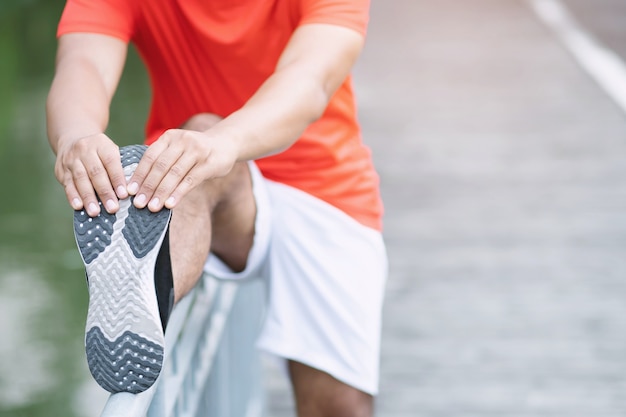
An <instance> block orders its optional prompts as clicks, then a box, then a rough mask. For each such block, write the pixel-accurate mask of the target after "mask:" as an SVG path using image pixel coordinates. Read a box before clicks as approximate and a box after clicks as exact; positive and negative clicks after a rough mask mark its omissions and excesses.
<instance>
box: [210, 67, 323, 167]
mask: <svg viewBox="0 0 626 417" xmlns="http://www.w3.org/2000/svg"><path fill="white" fill-rule="evenodd" d="M329 99H330V97H328V95H327V94H326V92H325V91H324V89H323V87H322V86H321V84H320V82H318V81H317V80H316V79H315V78H314V77H303V75H302V74H301V73H298V72H297V71H296V70H295V69H291V68H286V69H284V70H282V71H279V72H277V73H275V74H274V75H272V76H271V77H270V78H269V79H268V80H267V81H266V82H265V83H264V84H263V85H262V86H261V88H260V89H259V90H258V91H257V92H256V94H255V95H254V96H253V97H252V98H251V99H250V100H249V101H248V102H247V103H246V104H245V105H244V106H243V107H242V108H241V109H240V110H238V111H236V112H234V113H233V114H231V115H230V116H228V117H227V118H225V119H224V120H223V121H221V122H220V123H218V124H217V125H216V126H215V127H213V129H211V130H210V131H209V132H207V133H209V134H210V135H213V134H216V135H219V136H223V137H229V138H232V140H233V141H235V143H236V147H237V149H238V158H237V159H238V160H239V161H245V160H253V159H257V158H260V157H263V156H267V155H271V154H275V153H279V152H281V151H283V150H285V149H286V148H288V147H289V146H291V144H292V143H293V142H294V141H295V140H296V139H297V138H298V137H299V136H300V135H301V134H302V132H303V131H304V130H305V129H306V127H307V126H308V125H309V124H310V123H312V122H314V121H315V120H317V119H318V118H319V117H320V116H321V115H322V113H323V112H324V109H325V108H326V105H327V104H328V100H329Z"/></svg>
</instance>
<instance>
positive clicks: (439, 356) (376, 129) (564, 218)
mask: <svg viewBox="0 0 626 417" xmlns="http://www.w3.org/2000/svg"><path fill="white" fill-rule="evenodd" d="M603 2H604V4H605V5H609V6H611V5H612V6H615V5H617V4H618V3H620V2H619V1H615V0H601V1H599V2H598V7H600V6H601V5H600V3H603ZM567 3H570V5H572V6H574V7H576V8H577V9H576V11H580V9H582V10H584V9H583V8H582V6H581V5H582V4H583V3H584V2H582V1H574V0H568V2H567ZM595 5H596V2H595V1H594V6H595ZM603 10H604V9H603ZM610 10H612V12H611V13H608V14H605V16H607V17H606V19H611V22H614V21H615V19H616V17H615V13H618V12H619V13H622V14H621V16H620V18H619V19H617V21H619V22H621V23H622V26H621V27H626V26H624V25H623V22H624V21H626V11H625V10H624V7H621V8H620V7H614V8H612V9H610ZM598 16H599V14H598V13H596V14H595V15H594V16H589V15H586V16H585V17H586V19H585V20H589V21H590V22H592V23H594V24H596V25H597V27H599V28H602V27H604V26H602V18H601V17H598ZM583 23H584V22H583ZM607 27H608V26H607ZM607 27H605V31H604V32H605V33H603V34H602V36H603V37H606V39H608V40H609V41H610V42H609V43H613V44H621V45H622V46H623V45H624V44H626V33H624V31H621V32H620V30H613V31H609V30H608V29H606V28H607ZM607 31H608V32H609V35H606V32H607ZM620 36H623V37H622V38H621V39H619V37H620ZM620 42H621V43H620ZM622 49H623V48H622ZM356 84H357V87H358V88H359V90H360V96H359V99H360V105H361V120H362V122H363V125H364V129H365V137H366V141H367V142H368V143H369V144H370V145H371V147H372V149H373V153H374V156H375V161H376V164H377V166H378V168H379V170H380V173H381V176H382V186H383V191H384V198H385V200H386V206H387V211H386V222H385V224H386V230H385V236H386V240H387V243H388V247H389V256H390V261H391V276H390V280H389V285H388V289H387V298H386V300H387V304H386V309H385V322H384V331H383V335H384V336H383V357H382V382H381V395H380V398H379V400H378V404H377V408H378V415H379V416H381V417H492V416H493V417H495V416H498V417H530V416H533V417H544V416H545V417H548V416H550V417H560V416H562V417H617V416H620V417H623V416H625V415H626V255H625V253H624V252H625V250H626V115H625V114H624V113H623V112H622V111H621V110H620V109H619V108H618V107H617V106H616V105H615V104H614V103H613V102H612V101H611V100H610V99H609V98H608V97H607V95H606V94H605V93H604V92H603V91H602V90H600V89H599V88H598V87H597V85H596V84H595V83H594V82H592V81H591V79H590V78H589V77H588V76H587V75H586V74H585V73H584V72H583V71H582V70H581V69H580V67H578V66H577V65H576V64H575V62H574V61H573V60H572V59H571V57H570V55H569V54H568V52H567V51H565V50H564V49H563V48H562V46H561V45H560V44H559V43H558V41H557V40H556V38H555V37H554V36H553V34H552V33H551V32H550V30H549V29H547V28H546V27H545V26H544V25H543V24H542V23H541V22H540V21H539V20H538V19H537V17H536V16H535V15H534V14H533V12H532V10H531V9H530V7H528V5H527V3H525V2H524V1H523V0H517V1H516V0H463V1H456V0H437V1H427V0H386V1H378V2H376V1H375V2H373V16H372V23H371V30H370V35H369V40H368V45H367V49H366V51H365V53H364V55H363V57H362V59H361V60H360V62H359V65H358V68H357V71H356ZM270 386H271V388H272V390H271V396H270V399H269V405H270V412H269V415H271V416H273V417H280V416H283V415H284V416H287V415H291V413H290V412H289V411H287V410H288V409H289V407H290V404H291V402H290V400H289V394H288V393H287V391H286V385H285V384H284V383H283V382H281V380H280V379H279V378H277V376H276V375H274V377H272V378H271V380H270Z"/></svg>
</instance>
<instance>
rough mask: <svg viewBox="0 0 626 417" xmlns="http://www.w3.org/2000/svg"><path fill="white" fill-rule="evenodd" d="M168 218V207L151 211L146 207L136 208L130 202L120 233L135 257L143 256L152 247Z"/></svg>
mask: <svg viewBox="0 0 626 417" xmlns="http://www.w3.org/2000/svg"><path fill="white" fill-rule="evenodd" d="M169 219H170V210H168V209H165V208H164V209H163V210H161V211H158V212H156V213H153V212H151V211H150V210H148V209H147V208H143V209H137V208H136V207H135V206H134V205H132V204H131V206H130V207H129V208H128V218H127V219H126V223H125V224H124V229H123V230H122V233H123V234H124V238H126V242H128V245H129V246H130V248H131V249H132V251H133V254H134V255H135V257H136V258H138V259H140V258H143V257H144V256H146V254H148V253H149V252H150V251H151V250H152V249H153V248H154V246H155V245H156V243H157V242H158V241H159V238H160V236H161V235H162V234H163V231H164V230H165V228H166V226H167V223H168V222H169Z"/></svg>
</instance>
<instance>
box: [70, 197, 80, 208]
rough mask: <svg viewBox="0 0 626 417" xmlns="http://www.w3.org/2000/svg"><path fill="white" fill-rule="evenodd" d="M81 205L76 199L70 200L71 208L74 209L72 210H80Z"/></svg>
mask: <svg viewBox="0 0 626 417" xmlns="http://www.w3.org/2000/svg"><path fill="white" fill-rule="evenodd" d="M81 205H82V204H81V202H80V200H79V199H78V198H75V199H73V200H72V207H73V208H74V210H78V209H80V206H81Z"/></svg>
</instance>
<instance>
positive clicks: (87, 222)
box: [74, 203, 115, 264]
mask: <svg viewBox="0 0 626 417" xmlns="http://www.w3.org/2000/svg"><path fill="white" fill-rule="evenodd" d="M100 206H102V203H100ZM114 223H115V215H114V214H109V213H107V212H106V210H103V209H102V207H101V209H100V214H99V215H97V216H96V217H89V215H88V214H87V212H86V211H85V210H76V211H75V212H74V236H75V237H76V244H77V245H78V248H79V249H80V254H81V255H82V257H83V260H84V261H85V263H86V264H90V263H91V262H93V260H94V259H96V258H97V257H98V255H100V254H101V253H102V252H104V250H105V249H106V248H107V246H109V245H110V244H111V235H112V234H113V225H114Z"/></svg>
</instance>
